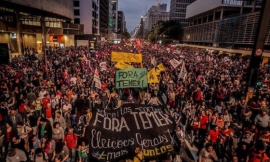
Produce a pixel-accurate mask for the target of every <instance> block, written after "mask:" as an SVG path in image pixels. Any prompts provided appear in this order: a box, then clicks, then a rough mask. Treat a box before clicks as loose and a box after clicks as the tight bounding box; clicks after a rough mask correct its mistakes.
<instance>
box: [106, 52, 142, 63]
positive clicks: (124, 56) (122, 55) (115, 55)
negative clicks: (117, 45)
mask: <svg viewBox="0 0 270 162" xmlns="http://www.w3.org/2000/svg"><path fill="white" fill-rule="evenodd" d="M111 61H112V62H118V61H123V62H135V63H141V62H142V54H133V53H126V52H112V55H111Z"/></svg>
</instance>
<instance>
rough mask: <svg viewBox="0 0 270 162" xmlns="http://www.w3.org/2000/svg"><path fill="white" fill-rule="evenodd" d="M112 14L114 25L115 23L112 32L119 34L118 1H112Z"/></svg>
mask: <svg viewBox="0 0 270 162" xmlns="http://www.w3.org/2000/svg"><path fill="white" fill-rule="evenodd" d="M112 14H113V18H112V23H113V27H112V30H113V32H117V28H118V27H117V25H118V23H117V21H118V0H112Z"/></svg>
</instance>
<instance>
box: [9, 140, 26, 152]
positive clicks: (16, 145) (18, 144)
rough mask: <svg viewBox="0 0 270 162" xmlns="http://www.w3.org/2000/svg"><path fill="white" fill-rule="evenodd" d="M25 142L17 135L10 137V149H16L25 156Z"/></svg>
mask: <svg viewBox="0 0 270 162" xmlns="http://www.w3.org/2000/svg"><path fill="white" fill-rule="evenodd" d="M24 146H25V141H24V140H23V139H21V138H20V136H19V135H17V136H15V137H12V143H11V148H17V149H20V150H22V151H24V152H25V154H27V151H26V149H25V147H24Z"/></svg>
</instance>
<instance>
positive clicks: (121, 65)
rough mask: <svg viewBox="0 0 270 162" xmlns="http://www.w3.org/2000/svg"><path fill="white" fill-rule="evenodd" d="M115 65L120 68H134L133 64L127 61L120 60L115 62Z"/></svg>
mask: <svg viewBox="0 0 270 162" xmlns="http://www.w3.org/2000/svg"><path fill="white" fill-rule="evenodd" d="M115 67H116V68H118V69H126V68H133V66H131V65H129V64H126V63H124V62H123V61H118V62H117V63H116V64H115Z"/></svg>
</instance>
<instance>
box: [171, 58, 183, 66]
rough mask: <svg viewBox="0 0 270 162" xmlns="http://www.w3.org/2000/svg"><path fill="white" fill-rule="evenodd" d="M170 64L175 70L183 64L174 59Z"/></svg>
mask: <svg viewBox="0 0 270 162" xmlns="http://www.w3.org/2000/svg"><path fill="white" fill-rule="evenodd" d="M169 62H170V64H171V65H172V66H173V68H177V66H179V65H180V64H181V62H180V61H177V60H176V59H172V60H170V61H169Z"/></svg>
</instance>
